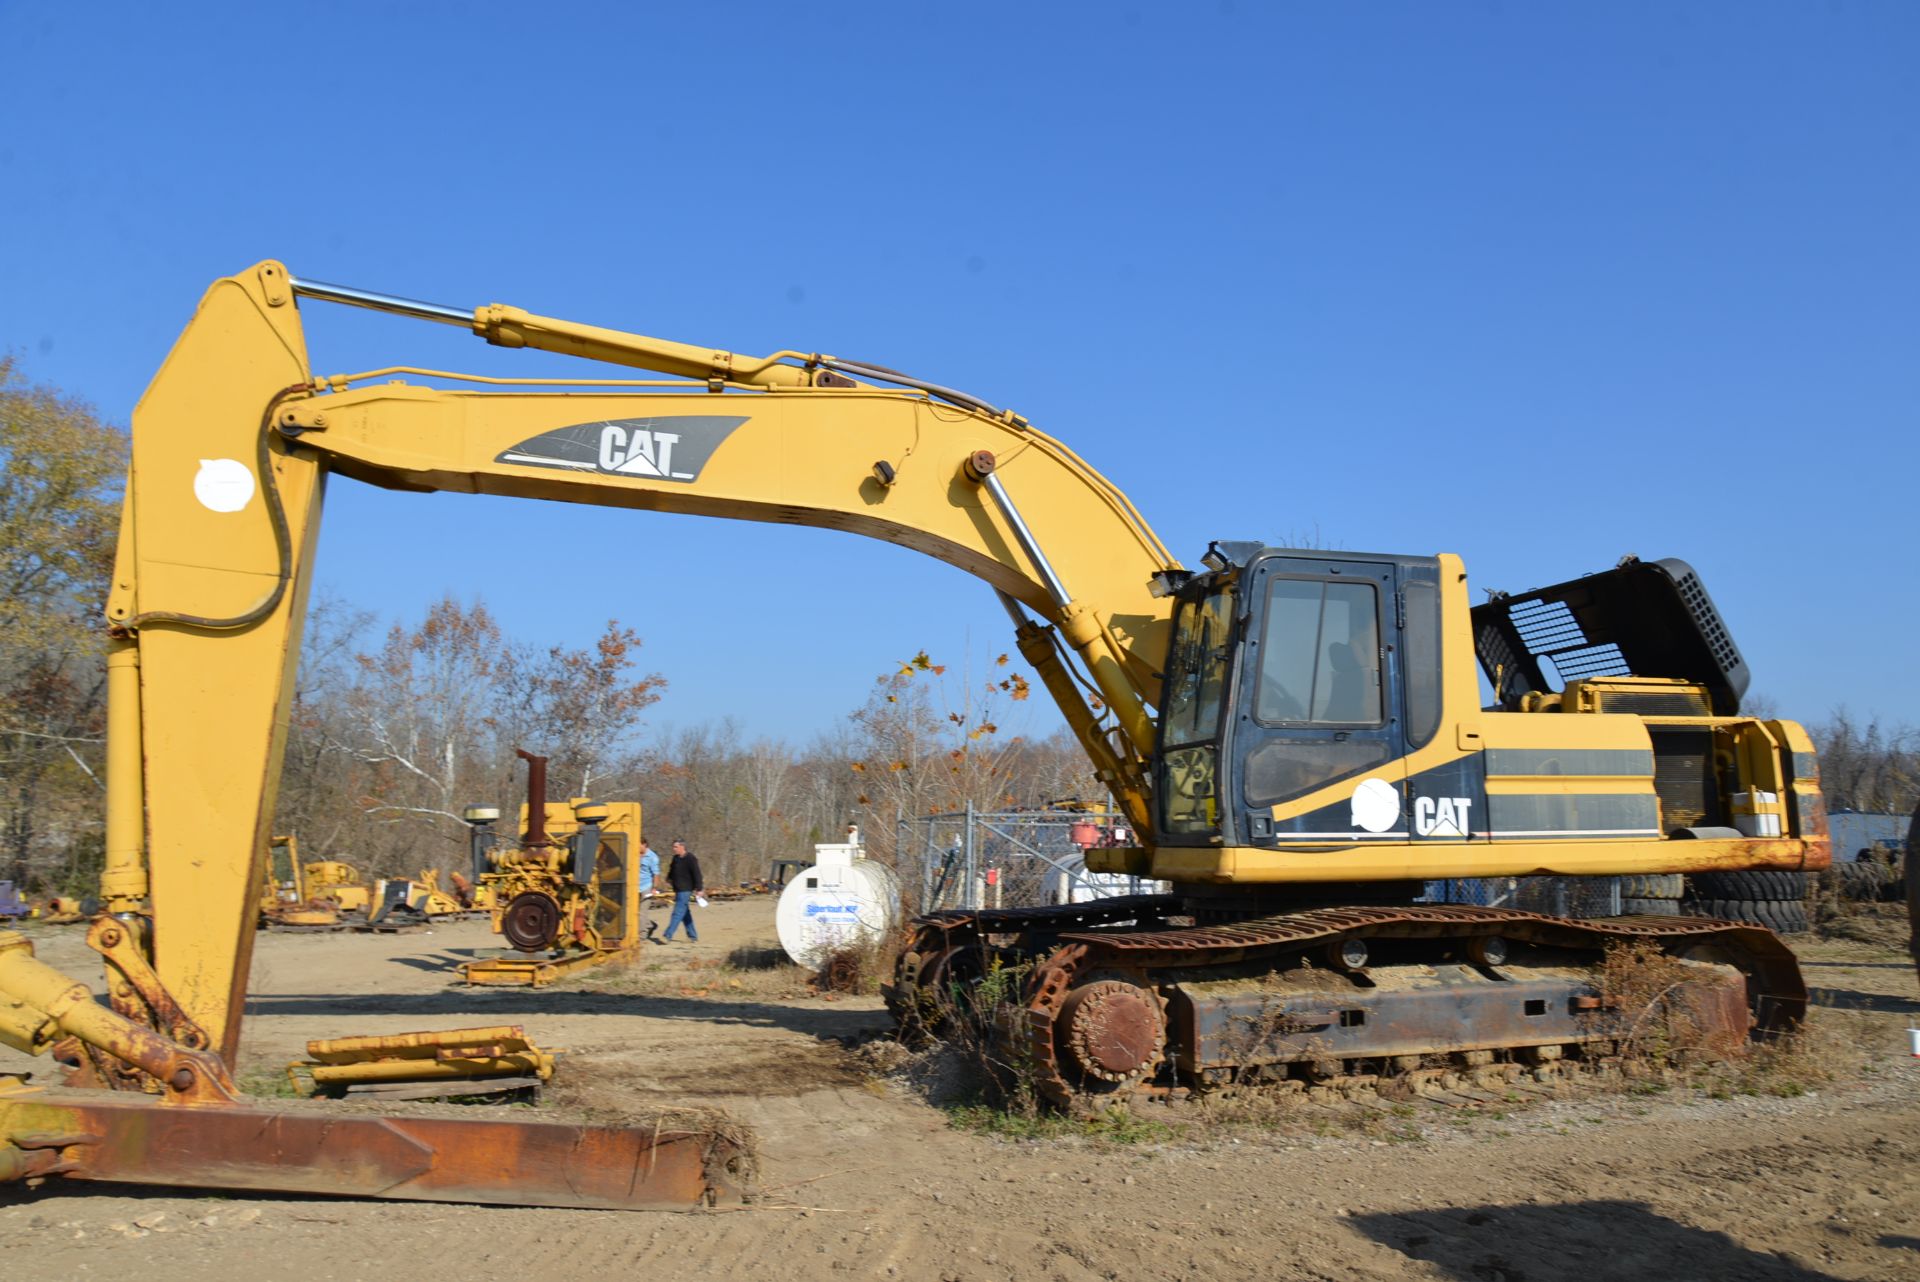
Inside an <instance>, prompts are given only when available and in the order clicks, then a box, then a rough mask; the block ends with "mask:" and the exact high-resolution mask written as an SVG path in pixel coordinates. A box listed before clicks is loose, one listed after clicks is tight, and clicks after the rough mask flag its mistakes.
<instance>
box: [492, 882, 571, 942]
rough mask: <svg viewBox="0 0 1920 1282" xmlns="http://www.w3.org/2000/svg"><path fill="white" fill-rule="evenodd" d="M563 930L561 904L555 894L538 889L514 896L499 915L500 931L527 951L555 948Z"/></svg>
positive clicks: (509, 940)
mask: <svg viewBox="0 0 1920 1282" xmlns="http://www.w3.org/2000/svg"><path fill="white" fill-rule="evenodd" d="M559 931H560V905H559V904H556V903H555V902H554V901H553V896H552V895H547V894H542V893H541V892H540V891H537V890H528V891H523V892H522V893H520V894H518V895H515V896H514V897H513V902H512V903H510V904H508V905H507V910H506V911H505V912H503V913H501V914H500V933H501V934H502V935H505V936H506V938H507V942H508V943H509V944H512V945H513V946H514V947H515V948H518V949H519V950H520V951H521V952H524V953H535V952H539V951H540V950H541V949H543V948H551V947H553V940H554V936H555V935H557V934H558V933H559Z"/></svg>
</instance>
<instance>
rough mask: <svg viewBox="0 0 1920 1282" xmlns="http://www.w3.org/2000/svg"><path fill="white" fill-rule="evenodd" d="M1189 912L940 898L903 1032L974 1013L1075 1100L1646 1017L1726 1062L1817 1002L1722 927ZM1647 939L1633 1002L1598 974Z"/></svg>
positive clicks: (1392, 1060) (1493, 1062) (1408, 1060)
mask: <svg viewBox="0 0 1920 1282" xmlns="http://www.w3.org/2000/svg"><path fill="white" fill-rule="evenodd" d="M1195 918H1196V914H1195V912H1194V905H1193V904H1191V903H1189V902H1186V901H1184V900H1183V899H1182V898H1181V897H1179V896H1174V895H1152V896H1132V897H1126V898H1118V899H1109V900H1101V901H1095V902H1094V903H1091V904H1076V905H1069V906H1063V907H1046V908H1024V909H1007V910H1000V911H987V912H967V911H950V912H942V913H935V914H932V915H930V916H928V917H925V918H923V919H922V920H921V922H920V923H919V926H918V927H917V930H916V933H915V935H914V938H913V940H912V942H911V944H910V945H909V947H908V948H907V949H906V950H905V951H904V952H903V954H902V956H901V958H900V961H899V964H898V967H897V970H896V973H895V978H894V983H893V984H892V985H891V986H890V987H889V989H888V992H887V1000H888V1005H889V1008H890V1009H891V1010H892V1011H893V1013H894V1016H895V1018H896V1020H897V1021H898V1022H899V1024H900V1026H901V1029H902V1031H903V1033H904V1034H905V1035H906V1036H907V1037H908V1038H910V1039H924V1038H926V1037H929V1036H938V1035H942V1034H944V1033H949V1032H952V1031H953V1030H954V1027H955V1025H956V1024H957V1023H958V1022H960V1021H967V1020H971V1021H974V1022H975V1023H976V1024H977V1025H978V1026H979V1032H980V1033H981V1034H982V1035H985V1036H990V1037H993V1038H995V1039H997V1048H996V1058H997V1059H998V1060H999V1061H1000V1063H1001V1064H1002V1065H1003V1066H1004V1067H1006V1068H1009V1069H1011V1070H1012V1071H1013V1072H1014V1073H1015V1074H1016V1075H1024V1076H1025V1077H1027V1078H1028V1079H1029V1080H1030V1082H1031V1086H1032V1089H1033V1090H1034V1091H1035V1092H1036V1093H1037V1094H1038V1095H1039V1096H1040V1098H1041V1099H1043V1100H1044V1101H1045V1102H1047V1103H1049V1104H1051V1105H1054V1106H1057V1107H1061V1108H1066V1109H1071V1110H1076V1111H1085V1110H1088V1109H1093V1108H1097V1107H1100V1106H1103V1105H1105V1104H1108V1103H1112V1102H1114V1101H1115V1100H1116V1099H1118V1098H1120V1097H1122V1096H1125V1095H1129V1094H1135V1093H1166V1092H1170V1091H1204V1090H1207V1089H1210V1088H1213V1087H1219V1086H1225V1085H1238V1084H1246V1083H1250V1082H1251V1083H1275V1082H1277V1083H1282V1084H1287V1085H1289V1086H1290V1087H1291V1088H1292V1089H1311V1088H1321V1087H1333V1086H1334V1085H1335V1084H1352V1083H1354V1082H1367V1083H1372V1082H1376V1081H1379V1080H1381V1079H1384V1078H1402V1079H1404V1081H1405V1083H1406V1085H1408V1086H1409V1087H1410V1088H1413V1089H1416V1090H1417V1089H1421V1088H1423V1087H1426V1086H1430V1085H1434V1084H1438V1083H1441V1082H1443V1081H1445V1080H1446V1079H1448V1078H1449V1077H1451V1076H1456V1075H1458V1074H1459V1073H1461V1072H1468V1071H1477V1070H1488V1069H1491V1070H1493V1071H1494V1072H1496V1073H1508V1074H1510V1075H1511V1074H1516V1073H1521V1072H1525V1073H1527V1074H1529V1075H1533V1076H1537V1077H1538V1078H1540V1079H1541V1080H1545V1079H1546V1078H1548V1077H1550V1076H1552V1075H1555V1074H1558V1073H1560V1072H1562V1071H1564V1070H1563V1065H1573V1064H1578V1063H1582V1062H1586V1063H1592V1062H1600V1061H1605V1060H1607V1059H1609V1058H1611V1057H1613V1056H1615V1055H1617V1054H1618V1053H1620V1051H1621V1049H1622V1043H1623V1042H1630V1041H1633V1040H1634V1039H1635V1038H1636V1037H1638V1036H1639V1035H1640V1033H1641V1032H1642V1031H1643V1029H1644V1028H1645V1026H1646V1022H1647V1020H1648V1018H1649V1016H1650V1015H1657V1016H1658V1018H1659V1019H1660V1020H1661V1021H1662V1027H1663V1028H1664V1027H1667V1026H1668V1024H1669V1023H1670V1021H1672V1020H1673V1019H1675V1018H1678V1019H1680V1020H1681V1021H1683V1022H1684V1024H1685V1026H1686V1028H1687V1030H1688V1042H1689V1046H1688V1047H1685V1048H1674V1049H1675V1050H1677V1051H1685V1052H1690V1053H1697V1054H1700V1055H1702V1056H1724V1055H1726V1054H1730V1053H1737V1051H1738V1049H1739V1048H1741V1047H1743V1046H1744V1045H1745V1044H1746V1043H1748V1042H1749V1041H1750V1040H1754V1039H1758V1038H1763V1037H1767V1036H1771V1035H1773V1034H1776V1033H1779V1032H1782V1031H1785V1030H1787V1029H1789V1028H1791V1027H1793V1026H1794V1025H1796V1024H1797V1023H1798V1021H1799V1019H1800V1017H1801V1015H1802V1014H1803V1013H1804V1011H1805V1008H1806V1002H1807V992H1806V987H1805V985H1804V983H1803V982H1802V980H1801V978H1800V973H1799V968H1798V966H1797V965H1796V964H1795V962H1794V960H1793V955H1792V953H1791V952H1790V951H1789V950H1788V949H1787V947H1786V945H1785V944H1783V943H1781V942H1780V940H1779V939H1778V938H1776V937H1775V936H1774V935H1773V934H1771V933H1770V932H1768V931H1765V930H1761V929H1758V928H1756V927H1752V926H1746V925H1741V924H1738V923H1731V922H1719V921H1708V920H1701V919H1679V918H1669V917H1618V918H1611V919H1607V920H1603V921H1569V920H1564V919H1561V918H1555V917H1546V916H1542V915H1540V914H1537V913H1528V912H1520V911H1515V910H1509V909H1501V908H1484V907H1477V906H1471V905H1451V904H1449V905H1427V904H1405V905H1386V906H1379V907H1339V908H1331V907H1328V908H1306V909H1302V910H1300V911H1297V912H1291V913H1278V914H1274V915H1271V916H1263V917H1250V918H1244V919H1240V920H1232V921H1210V922H1207V923H1205V924H1195ZM1636 947H1638V948H1639V949H1640V950H1641V952H1642V953H1643V954H1645V953H1651V954H1653V955H1654V956H1657V957H1662V958H1666V959H1670V962H1671V963H1672V964H1674V965H1676V966H1677V967H1679V968H1680V969H1675V970H1673V971H1672V972H1671V974H1670V977H1669V978H1668V979H1667V980H1666V981H1665V983H1664V984H1663V987H1665V988H1670V989H1671V991H1663V992H1658V993H1656V994H1654V995H1652V996H1651V997H1649V996H1647V995H1644V994H1642V995H1639V996H1640V1000H1639V1002H1638V1003H1637V1004H1638V1008H1637V1009H1636V1008H1635V1006H1636V1003H1635V1001H1633V1000H1632V999H1631V997H1630V996H1629V995H1625V994H1622V993H1621V992H1619V991H1617V985H1616V984H1614V983H1612V982H1610V979H1609V975H1608V966H1609V958H1610V954H1615V955H1617V953H1616V950H1624V949H1633V948H1636ZM995 975H1000V976H1005V977H1007V980H1006V981H1004V982H1001V983H999V984H995V983H990V982H987V981H988V978H989V977H990V976H995ZM983 992H984V993H988V994H990V995H991V998H990V1000H992V1001H993V1002H995V1003H997V1008H996V1009H992V1010H983V1009H981V1003H980V1000H979V995H980V994H981V993H983ZM1650 1006H1657V1007H1659V1008H1660V1009H1659V1010H1658V1011H1650V1010H1649V1009H1648V1007H1650Z"/></svg>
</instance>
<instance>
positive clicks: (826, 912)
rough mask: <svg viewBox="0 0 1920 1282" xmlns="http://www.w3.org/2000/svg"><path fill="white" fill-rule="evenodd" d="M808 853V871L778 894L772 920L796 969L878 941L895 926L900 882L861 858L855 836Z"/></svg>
mask: <svg viewBox="0 0 1920 1282" xmlns="http://www.w3.org/2000/svg"><path fill="white" fill-rule="evenodd" d="M848 836H849V837H850V838H851V840H849V841H847V842H845V843H843V844H837V845H819V846H815V847H814V848H813V860H814V862H813V867H811V868H808V869H804V870H803V871H801V872H798V873H795V874H794V877H793V880H792V881H790V882H788V883H787V888H786V889H785V890H783V891H781V892H780V902H779V904H778V905H776V906H775V908H774V912H773V921H774V926H775V928H776V929H777V930H778V931H779V932H780V946H781V947H782V948H784V949H786V950H787V956H789V957H791V958H793V960H794V961H795V962H797V963H798V964H800V965H802V966H806V967H809V968H812V967H814V966H817V965H819V964H820V961H821V959H822V958H824V957H825V955H826V954H827V953H830V952H832V951H833V950H834V949H836V948H845V947H847V946H848V945H850V944H856V943H870V942H873V941H876V940H879V939H882V938H884V937H885V936H886V935H887V934H888V932H890V931H892V930H893V929H894V928H895V927H896V926H897V925H899V922H900V882H899V879H898V878H896V877H895V876H894V875H893V869H891V868H888V867H886V866H885V865H883V864H877V863H875V862H873V861H872V860H871V859H868V858H866V857H865V852H864V851H863V850H862V848H861V846H860V843H859V834H858V832H857V831H856V832H850V833H849V834H848Z"/></svg>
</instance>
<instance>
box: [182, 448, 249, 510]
mask: <svg viewBox="0 0 1920 1282" xmlns="http://www.w3.org/2000/svg"><path fill="white" fill-rule="evenodd" d="M193 497H195V498H197V499H199V500H200V506H201V507H204V508H206V509H207V510H208V511H209V512H238V511H239V510H240V509H241V508H244V507H245V506H246V505H247V504H249V503H251V502H252V501H253V472H252V470H251V469H249V468H248V467H247V465H246V464H245V463H242V462H241V461H240V460H239V459H231V458H203V459H201V460H200V470H199V471H198V472H197V473H195V474H194V478H193Z"/></svg>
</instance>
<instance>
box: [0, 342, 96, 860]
mask: <svg viewBox="0 0 1920 1282" xmlns="http://www.w3.org/2000/svg"><path fill="white" fill-rule="evenodd" d="M126 466H127V438H126V435H125V433H123V432H122V431H121V430H120V429H119V428H116V427H114V426H112V425H110V424H108V423H105V422H103V421H102V420H101V419H100V418H99V416H98V415H97V414H96V413H95V412H94V410H93V409H92V408H91V407H90V406H88V405H86V404H85V403H84V402H82V401H78V400H75V399H73V398H72V397H68V396H64V395H62V394H61V393H59V392H57V391H55V390H54V389H52V388H49V387H44V386H39V385H35V384H32V383H29V382H27V381H26V380H25V379H24V378H23V377H22V376H21V374H20V372H19V369H18V364H17V362H16V360H15V359H14V358H13V357H10V356H0V867H4V868H5V870H6V871H5V874H4V875H5V876H7V877H8V878H9V879H11V880H13V881H16V882H22V883H30V884H32V885H33V886H35V887H36V888H46V889H59V890H70V891H81V892H84V891H87V890H89V889H91V885H90V883H91V880H92V877H93V874H94V872H95V871H96V870H97V868H98V866H99V852H100V833H101V821H102V814H101V811H102V804H103V795H104V770H103V767H102V755H103V753H102V743H101V735H102V732H103V722H104V716H105V706H104V695H105V674H104V668H103V656H104V653H105V650H104V645H105V639H106V638H105V632H104V624H103V621H102V619H101V613H100V612H101V607H102V604H103V602H104V600H105V598H106V588H107V578H108V575H110V574H111V573H112V568H113V550H114V534H115V530H116V526H117V520H118V516H119V508H120V489H121V483H122V478H123V477H124V476H125V474H126Z"/></svg>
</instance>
